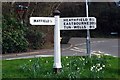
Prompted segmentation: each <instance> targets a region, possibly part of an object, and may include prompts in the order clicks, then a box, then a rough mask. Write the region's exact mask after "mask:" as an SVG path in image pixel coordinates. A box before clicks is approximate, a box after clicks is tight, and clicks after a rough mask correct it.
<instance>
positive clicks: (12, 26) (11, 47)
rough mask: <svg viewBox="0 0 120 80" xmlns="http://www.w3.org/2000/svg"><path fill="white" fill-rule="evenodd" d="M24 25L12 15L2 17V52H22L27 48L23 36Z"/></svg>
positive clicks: (26, 42)
mask: <svg viewBox="0 0 120 80" xmlns="http://www.w3.org/2000/svg"><path fill="white" fill-rule="evenodd" d="M25 30H26V27H24V26H23V25H21V24H20V23H19V22H18V21H17V20H16V19H15V18H14V17H13V16H4V17H3V18H2V40H3V41H2V48H3V53H13V52H23V51H26V50H27V48H28V41H27V40H26V38H25V36H26V34H25Z"/></svg>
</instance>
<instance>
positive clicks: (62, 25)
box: [30, 10, 96, 73]
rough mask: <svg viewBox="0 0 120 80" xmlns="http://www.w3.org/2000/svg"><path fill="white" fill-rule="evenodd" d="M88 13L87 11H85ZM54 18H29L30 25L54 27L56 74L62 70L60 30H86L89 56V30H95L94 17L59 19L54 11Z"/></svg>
mask: <svg viewBox="0 0 120 80" xmlns="http://www.w3.org/2000/svg"><path fill="white" fill-rule="evenodd" d="M87 12H88V11H87ZM53 14H54V17H30V24H31V25H55V27H54V64H53V68H54V70H55V72H56V73H58V72H59V70H60V69H61V68H62V66H61V49H60V30H83V29H87V42H86V43H87V54H90V34H89V29H95V28H96V18H95V17H88V13H87V17H70V18H60V12H59V11H58V10H55V11H54V13H53Z"/></svg>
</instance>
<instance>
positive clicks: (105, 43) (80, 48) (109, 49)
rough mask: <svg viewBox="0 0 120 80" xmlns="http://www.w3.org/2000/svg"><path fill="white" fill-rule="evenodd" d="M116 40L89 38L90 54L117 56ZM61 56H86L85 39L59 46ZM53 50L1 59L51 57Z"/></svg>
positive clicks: (71, 40)
mask: <svg viewBox="0 0 120 80" xmlns="http://www.w3.org/2000/svg"><path fill="white" fill-rule="evenodd" d="M118 50H119V49H118V39H110V38H91V53H93V52H101V53H103V54H110V55H112V56H119V54H118V52H119V51H118ZM61 52H62V56H84V55H86V39H85V38H71V39H70V41H69V42H68V44H62V45H61ZM53 54H54V50H53V48H52V49H45V50H37V51H34V52H27V53H22V54H21V53H19V54H13V55H3V59H16V58H18V59H19V58H31V57H44V56H46V57H47V56H53Z"/></svg>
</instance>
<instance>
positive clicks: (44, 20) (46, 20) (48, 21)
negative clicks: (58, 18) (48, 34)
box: [30, 17, 55, 25]
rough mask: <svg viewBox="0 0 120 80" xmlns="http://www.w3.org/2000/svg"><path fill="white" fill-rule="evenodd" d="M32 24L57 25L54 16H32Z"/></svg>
mask: <svg viewBox="0 0 120 80" xmlns="http://www.w3.org/2000/svg"><path fill="white" fill-rule="evenodd" d="M30 24H31V25H55V18H54V17H30Z"/></svg>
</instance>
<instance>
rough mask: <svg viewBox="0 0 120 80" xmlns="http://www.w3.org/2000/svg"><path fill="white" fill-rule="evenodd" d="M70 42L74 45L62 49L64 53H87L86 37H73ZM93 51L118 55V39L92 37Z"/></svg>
mask: <svg viewBox="0 0 120 80" xmlns="http://www.w3.org/2000/svg"><path fill="white" fill-rule="evenodd" d="M69 43H70V44H71V45H72V47H71V48H69V49H67V50H65V51H62V55H86V39H85V38H71V39H70V41H69ZM93 52H101V53H104V54H110V55H112V56H118V55H119V54H118V52H119V51H118V39H110V38H92V39H91V53H93Z"/></svg>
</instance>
